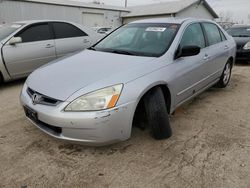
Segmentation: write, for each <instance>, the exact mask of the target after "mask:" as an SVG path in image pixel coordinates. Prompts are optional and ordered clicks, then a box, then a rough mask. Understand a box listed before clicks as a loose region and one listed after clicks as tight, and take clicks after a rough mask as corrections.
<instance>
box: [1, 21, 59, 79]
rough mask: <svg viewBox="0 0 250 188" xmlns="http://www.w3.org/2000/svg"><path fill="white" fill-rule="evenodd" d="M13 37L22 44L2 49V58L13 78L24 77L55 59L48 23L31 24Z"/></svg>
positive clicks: (6, 45) (53, 43) (6, 46)
mask: <svg viewBox="0 0 250 188" xmlns="http://www.w3.org/2000/svg"><path fill="white" fill-rule="evenodd" d="M15 37H21V38H22V43H19V44H15V45H10V44H8V43H6V44H5V45H4V47H3V57H4V61H5V63H6V66H7V69H8V71H9V73H10V75H11V76H12V77H13V78H16V77H22V76H26V75H28V74H29V73H31V72H32V71H33V70H35V69H36V68H38V67H40V66H42V65H44V64H45V63H48V62H49V61H51V60H54V59H55V58H56V53H55V41H54V39H53V34H52V31H51V30H50V28H49V25H48V23H39V24H32V25H30V26H28V27H26V28H24V29H23V30H21V31H20V32H19V33H17V34H16V35H15Z"/></svg>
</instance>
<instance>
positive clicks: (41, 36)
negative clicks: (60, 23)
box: [15, 24, 53, 43]
mask: <svg viewBox="0 0 250 188" xmlns="http://www.w3.org/2000/svg"><path fill="white" fill-rule="evenodd" d="M15 37H21V38H22V42H23V43H25V42H35V41H42V40H50V39H53V36H52V35H51V32H50V29H49V25H48V24H39V25H33V26H31V27H29V28H27V29H24V30H23V31H21V32H20V33H18V34H17V35H16V36H15Z"/></svg>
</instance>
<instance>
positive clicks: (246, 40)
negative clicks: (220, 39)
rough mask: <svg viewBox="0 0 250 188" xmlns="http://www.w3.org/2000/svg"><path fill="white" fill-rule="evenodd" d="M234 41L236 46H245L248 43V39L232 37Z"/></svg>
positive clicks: (249, 39)
mask: <svg viewBox="0 0 250 188" xmlns="http://www.w3.org/2000/svg"><path fill="white" fill-rule="evenodd" d="M234 40H235V42H236V44H237V45H245V44H246V43H248V42H250V37H234Z"/></svg>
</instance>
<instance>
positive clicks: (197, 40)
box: [180, 23, 206, 48]
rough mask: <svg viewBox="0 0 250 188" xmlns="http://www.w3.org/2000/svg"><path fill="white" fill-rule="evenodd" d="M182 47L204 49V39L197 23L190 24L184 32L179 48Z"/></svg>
mask: <svg viewBox="0 0 250 188" xmlns="http://www.w3.org/2000/svg"><path fill="white" fill-rule="evenodd" d="M184 46H199V47H200V48H205V46H206V43H205V38H204V34H203V31H202V28H201V25H200V24H199V23H195V24H192V25H190V26H188V27H187V29H186V30H185V32H184V34H183V36H182V39H181V42H180V47H184Z"/></svg>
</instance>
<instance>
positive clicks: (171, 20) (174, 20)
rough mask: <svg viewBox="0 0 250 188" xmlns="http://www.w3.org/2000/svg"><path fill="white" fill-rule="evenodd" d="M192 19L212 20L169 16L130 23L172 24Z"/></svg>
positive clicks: (191, 20)
mask: <svg viewBox="0 0 250 188" xmlns="http://www.w3.org/2000/svg"><path fill="white" fill-rule="evenodd" d="M193 21H204V22H213V21H211V20H207V19H198V18H177V17H171V18H153V19H144V20H138V21H134V22H131V23H174V24H182V23H184V22H193ZM213 23H214V22H213Z"/></svg>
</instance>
